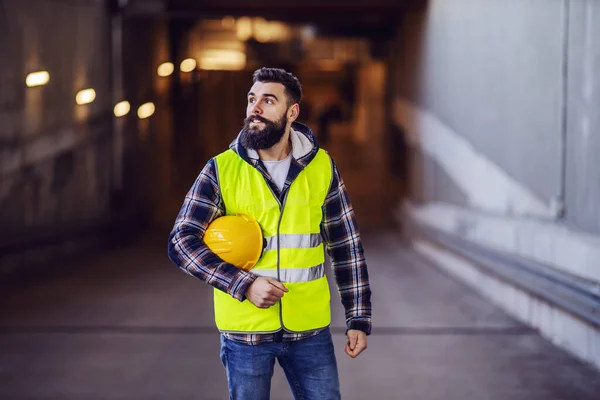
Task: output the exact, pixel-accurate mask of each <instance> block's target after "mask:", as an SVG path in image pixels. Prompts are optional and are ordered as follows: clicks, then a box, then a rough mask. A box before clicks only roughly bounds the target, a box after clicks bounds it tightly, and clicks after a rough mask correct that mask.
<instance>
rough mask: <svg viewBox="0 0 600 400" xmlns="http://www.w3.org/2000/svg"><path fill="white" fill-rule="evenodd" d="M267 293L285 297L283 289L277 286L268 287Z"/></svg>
mask: <svg viewBox="0 0 600 400" xmlns="http://www.w3.org/2000/svg"><path fill="white" fill-rule="evenodd" d="M267 293H269V294H271V295H273V296H277V298H278V299H280V298H282V297H283V290H281V289H279V288H277V287H275V286H271V287H270V288H269V289H267Z"/></svg>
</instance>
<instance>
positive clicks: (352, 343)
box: [348, 334, 358, 350]
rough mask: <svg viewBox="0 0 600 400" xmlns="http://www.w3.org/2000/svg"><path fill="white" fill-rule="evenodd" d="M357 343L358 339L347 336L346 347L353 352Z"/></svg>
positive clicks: (353, 336)
mask: <svg viewBox="0 0 600 400" xmlns="http://www.w3.org/2000/svg"><path fill="white" fill-rule="evenodd" d="M357 341H358V337H357V336H355V335H352V334H350V335H348V345H349V346H350V350H354V348H355V347H356V342H357Z"/></svg>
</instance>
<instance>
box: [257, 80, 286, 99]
mask: <svg viewBox="0 0 600 400" xmlns="http://www.w3.org/2000/svg"><path fill="white" fill-rule="evenodd" d="M284 91H285V86H283V85H282V84H281V83H277V82H256V83H255V84H254V85H252V87H251V88H250V91H249V92H250V93H254V95H255V96H260V95H261V94H263V93H271V94H274V95H276V96H279V95H283V94H284Z"/></svg>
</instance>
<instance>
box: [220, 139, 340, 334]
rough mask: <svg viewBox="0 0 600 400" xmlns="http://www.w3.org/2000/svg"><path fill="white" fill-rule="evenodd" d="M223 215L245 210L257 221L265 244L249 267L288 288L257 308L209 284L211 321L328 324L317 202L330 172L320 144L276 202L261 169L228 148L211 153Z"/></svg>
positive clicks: (270, 328)
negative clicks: (277, 299) (275, 300)
mask: <svg viewBox="0 0 600 400" xmlns="http://www.w3.org/2000/svg"><path fill="white" fill-rule="evenodd" d="M216 165H217V177H218V180H219V188H220V190H221V196H222V198H223V201H224V203H225V210H226V213H227V215H232V214H238V213H242V214H248V215H250V216H252V217H254V218H255V219H256V220H257V221H258V223H259V224H260V226H261V228H262V231H263V236H264V237H265V239H266V241H267V247H266V249H265V251H264V253H263V255H262V257H261V259H260V260H259V261H258V263H257V264H256V266H255V267H254V268H253V269H252V270H251V271H250V272H251V273H253V274H255V275H258V276H262V277H271V278H275V279H278V280H279V281H280V282H282V283H283V285H284V286H285V287H286V288H287V289H288V290H289V291H288V292H286V293H285V294H284V296H283V298H282V299H281V301H280V302H279V303H277V304H275V305H273V306H272V307H270V308H267V309H262V308H258V307H256V306H255V305H253V304H252V303H250V302H249V301H248V300H244V301H243V302H240V301H238V300H236V299H234V298H233V297H231V296H230V295H229V294H227V293H224V292H222V291H220V290H217V289H215V290H214V308H215V321H216V324H217V328H218V329H219V330H220V331H222V332H253V333H269V332H275V331H278V330H280V329H281V328H284V329H285V330H286V331H289V332H305V331H309V330H314V329H318V328H324V327H327V326H329V324H330V321H331V311H330V295H329V285H328V282H327V277H326V276H325V268H324V261H325V253H324V249H323V241H322V239H321V221H322V219H323V211H322V210H323V209H322V207H323V204H324V202H325V197H326V196H327V193H328V191H329V186H330V185H331V178H332V168H331V160H330V158H329V155H328V154H327V153H326V152H325V151H324V150H322V149H321V150H319V151H318V152H317V155H316V156H315V158H314V159H313V160H312V161H311V162H310V163H309V164H308V165H307V166H306V167H305V168H304V169H303V170H302V171H301V172H300V174H298V176H297V177H296V179H295V180H294V181H293V182H292V184H291V186H290V187H289V188H288V191H287V192H286V195H285V199H284V200H283V204H280V202H279V200H278V199H277V197H276V196H275V194H274V193H273V192H272V190H271V189H270V187H269V185H268V184H267V182H266V181H265V178H264V177H263V175H262V174H261V173H260V172H259V171H258V170H257V169H256V168H254V167H253V166H251V165H250V164H248V163H247V162H246V161H244V160H243V159H242V158H241V157H240V156H239V155H238V154H236V153H235V152H234V151H233V150H227V151H225V152H224V153H221V154H220V155H218V156H217V157H216Z"/></svg>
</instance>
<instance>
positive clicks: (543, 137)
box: [390, 0, 600, 366]
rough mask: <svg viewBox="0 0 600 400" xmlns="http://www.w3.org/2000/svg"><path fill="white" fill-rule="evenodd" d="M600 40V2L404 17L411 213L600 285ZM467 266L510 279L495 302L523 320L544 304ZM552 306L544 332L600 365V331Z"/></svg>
mask: <svg viewBox="0 0 600 400" xmlns="http://www.w3.org/2000/svg"><path fill="white" fill-rule="evenodd" d="M599 37H600V4H599V3H598V2H597V1H594V0H564V1H558V0H557V1H548V0H530V1H526V2H524V1H519V0H493V1H482V0H480V1H476V0H431V1H429V4H428V6H427V7H426V9H424V10H422V11H419V12H415V13H412V14H409V15H407V16H406V17H405V18H403V20H402V21H401V25H400V27H399V29H398V33H397V36H396V38H395V40H394V41H393V43H391V45H390V58H391V60H392V62H391V70H392V71H393V73H392V74H391V75H392V76H393V78H392V80H393V90H392V93H391V96H390V98H391V103H392V105H391V107H390V115H391V119H392V123H393V125H394V126H395V128H397V130H398V131H399V132H401V133H402V135H403V138H404V140H405V141H406V143H407V144H408V150H407V151H406V152H404V153H403V154H402V155H401V156H402V157H405V158H406V159H408V160H409V170H408V174H407V176H406V179H407V180H408V182H409V185H408V186H409V191H408V192H409V193H408V194H409V201H408V202H406V203H404V204H403V205H401V209H402V211H404V214H402V215H403V216H406V215H408V216H410V217H411V218H413V219H414V220H417V221H419V222H420V223H422V224H424V225H427V226H430V227H434V228H437V229H439V230H441V231H444V232H447V233H450V234H453V235H456V236H460V237H462V238H464V239H467V240H468V241H471V242H473V243H475V244H479V245H483V246H486V247H488V248H490V249H493V250H496V251H499V252H503V253H507V254H511V255H515V256H519V257H524V258H526V259H530V260H533V261H535V262H538V263H541V264H543V265H545V266H547V268H553V269H557V270H559V271H562V272H565V273H567V274H570V275H573V276H575V277H579V278H582V279H585V280H587V281H589V282H592V284H593V283H597V284H598V287H599V288H600V270H599V269H598V268H597V260H598V259H599V258H600V209H599V208H598V206H597V205H598V204H600V179H599V178H600V172H599V169H598V167H597V161H596V157H595V155H597V154H598V150H600V136H599V135H597V134H596V133H597V132H598V131H599V129H600V114H599V113H598V112H597V111H598V110H600V68H599V67H600V40H599V39H598V38H599ZM425 248H426V246H417V249H421V250H422V249H425ZM424 253H428V255H429V256H432V259H433V260H435V261H436V262H438V263H440V265H442V266H444V267H447V269H448V270H449V271H451V272H452V271H453V270H456V268H454V269H453V267H452V265H451V264H452V263H445V261H444V260H445V258H444V257H441V256H439V257H438V256H436V254H438V253H437V252H431V251H424ZM461 271H463V272H464V273H462V275H460V277H461V279H464V280H465V281H467V282H469V283H471V284H475V285H478V289H479V290H481V291H482V292H485V291H488V292H489V293H491V291H492V286H493V287H495V288H501V289H498V290H495V289H494V291H493V293H494V295H495V296H496V295H497V296H498V298H497V299H496V302H497V303H498V304H500V305H502V304H504V305H508V304H509V303H510V304H512V305H511V306H510V307H509V306H506V307H505V308H506V309H507V310H508V311H510V312H513V313H514V314H515V315H516V316H517V317H519V318H521V317H522V316H523V315H525V314H527V313H528V312H529V311H527V310H533V309H534V308H535V307H536V305H535V304H534V303H533V302H529V301H523V302H512V303H511V301H510V298H511V296H513V297H514V296H516V295H515V294H514V289H513V288H509V287H508V286H506V287H505V286H502V285H499V284H498V283H497V282H492V280H489V279H487V280H486V279H479V278H477V277H476V276H475V275H474V274H475V272H466V271H475V269H471V268H467V269H461ZM465 274H467V275H469V274H470V275H469V276H466V275H465ZM486 285H488V286H486ZM519 296H521V297H522V298H529V297H527V295H526V294H522V295H521V294H520V295H519ZM532 301H533V300H532ZM513 306H514V307H513ZM549 307H550V306H549ZM531 315H534V314H531ZM554 315H555V317H553V318H555V320H554V322H553V324H554V325H555V326H559V327H560V326H563V325H562V324H563V322H564V326H565V328H564V329H562V328H561V329H558V330H556V329H554V330H548V329H546V332H545V333H544V334H546V335H547V336H548V337H549V338H550V339H551V340H553V341H555V343H557V344H559V345H563V346H564V347H565V348H567V349H569V350H570V351H573V352H574V353H575V354H577V355H578V356H580V357H581V358H583V359H586V360H589V361H591V362H593V363H596V364H597V365H598V366H600V358H598V354H597V350H596V348H597V347H598V346H599V344H598V340H599V339H598V338H599V337H600V335H598V334H597V331H596V330H595V329H591V328H590V329H589V332H590V333H589V334H584V335H583V336H584V338H583V339H581V335H580V334H579V333H578V334H575V333H573V332H581V331H580V330H579V328H578V327H575V325H573V327H572V328H570V325H569V324H571V322H569V321H571V320H572V318H567V317H563V316H562V314H561V313H559V312H557V313H555V314H554ZM532 318H537V317H535V316H534V317H532ZM521 319H522V320H524V321H527V318H521ZM578 323H579V322H578ZM586 329H587V328H586ZM586 335H587V336H586ZM580 340H584V341H585V343H587V344H586V345H585V346H583V345H580V344H578V343H579V341H580Z"/></svg>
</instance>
